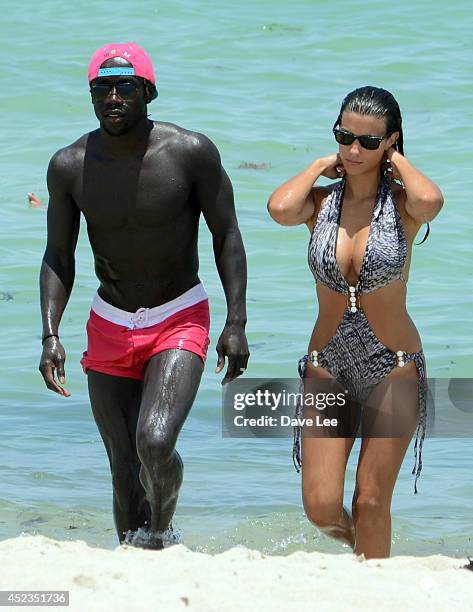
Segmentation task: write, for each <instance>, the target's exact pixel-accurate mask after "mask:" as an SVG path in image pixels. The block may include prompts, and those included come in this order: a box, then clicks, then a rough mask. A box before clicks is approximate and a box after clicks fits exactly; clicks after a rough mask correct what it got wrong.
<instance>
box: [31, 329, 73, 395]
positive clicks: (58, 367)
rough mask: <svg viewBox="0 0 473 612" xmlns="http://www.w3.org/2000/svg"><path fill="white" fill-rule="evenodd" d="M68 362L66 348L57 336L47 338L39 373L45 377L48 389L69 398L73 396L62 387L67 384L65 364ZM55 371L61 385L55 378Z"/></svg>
mask: <svg viewBox="0 0 473 612" xmlns="http://www.w3.org/2000/svg"><path fill="white" fill-rule="evenodd" d="M65 361H66V352H65V350H64V347H63V346H62V344H61V343H60V342H59V339H58V338H57V337H56V336H51V337H49V338H46V340H45V341H44V345H43V353H42V355H41V360H40V362H39V371H40V372H41V374H42V375H43V378H44V382H45V383H46V387H47V388H48V389H51V391H54V392H55V393H57V394H58V395H63V396H64V397H69V396H70V395H71V394H70V393H69V391H68V390H67V389H65V388H64V387H61V385H63V384H64V383H65V382H66V379H65V372H64V363H65ZM54 371H56V375H57V378H58V381H59V383H61V385H60V384H59V383H58V382H57V381H56V379H55V378H54Z"/></svg>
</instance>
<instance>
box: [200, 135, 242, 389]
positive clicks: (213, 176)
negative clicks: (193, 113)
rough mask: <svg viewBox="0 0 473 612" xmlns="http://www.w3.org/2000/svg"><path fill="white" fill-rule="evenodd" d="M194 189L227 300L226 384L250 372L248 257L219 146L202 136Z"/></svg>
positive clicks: (221, 346) (221, 350)
mask: <svg viewBox="0 0 473 612" xmlns="http://www.w3.org/2000/svg"><path fill="white" fill-rule="evenodd" d="M191 148H192V152H191V153H192V173H193V177H194V190H195V194H196V195H197V200H198V203H199V205H200V208H201V210H202V213H203V215H204V218H205V221H206V223H207V226H208V228H209V230H210V232H211V233H212V239H213V250H214V255H215V263H216V265H217V270H218V273H219V276H220V280H221V281H222V286H223V290H224V292H225V297H226V301H227V319H226V321H225V327H224V329H223V331H222V334H221V335H220V338H219V340H218V342H217V347H216V348H217V353H218V361H217V369H216V371H217V372H220V371H221V370H222V369H223V367H224V365H225V356H226V357H228V369H227V372H226V375H225V378H224V379H223V381H222V384H225V383H227V382H229V381H230V380H233V379H234V378H236V377H237V376H240V374H242V373H243V371H244V370H245V369H246V366H247V362H248V358H249V351H248V342H247V340H246V336H245V326H246V282H247V270H246V255H245V249H244V246H243V240H242V238H241V234H240V230H239V228H238V222H237V218H236V213H235V203H234V199H233V188H232V184H231V182H230V179H229V177H228V175H227V173H226V172H225V170H224V169H223V167H222V164H221V161H220V155H219V153H218V151H217V148H216V147H215V145H214V144H213V143H212V142H211V141H210V140H209V139H208V138H206V137H205V136H203V135H202V134H196V135H195V136H194V137H193V143H192V146H191Z"/></svg>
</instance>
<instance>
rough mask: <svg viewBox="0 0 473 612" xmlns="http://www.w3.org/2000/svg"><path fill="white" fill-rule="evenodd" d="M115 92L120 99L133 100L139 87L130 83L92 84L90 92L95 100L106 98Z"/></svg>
mask: <svg viewBox="0 0 473 612" xmlns="http://www.w3.org/2000/svg"><path fill="white" fill-rule="evenodd" d="M113 89H114V90H115V93H116V94H117V96H120V98H132V97H133V96H134V95H135V94H136V92H137V91H138V89H139V85H137V84H136V83H132V82H130V81H125V82H123V83H100V82H96V83H91V85H90V92H91V93H92V95H93V96H94V97H95V98H106V97H107V96H109V95H110V94H111V93H112V90H113Z"/></svg>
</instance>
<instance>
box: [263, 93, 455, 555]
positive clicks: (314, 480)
mask: <svg viewBox="0 0 473 612" xmlns="http://www.w3.org/2000/svg"><path fill="white" fill-rule="evenodd" d="M333 132H334V136H335V140H336V141H337V143H338V144H339V151H338V153H337V154H333V155H329V156H327V157H322V158H320V159H317V160H315V161H314V162H313V163H311V164H310V166H309V167H308V168H306V169H305V170H303V171H302V172H301V173H299V174H298V175H297V176H295V177H293V178H292V179H290V180H289V181H287V182H286V183H284V184H283V185H281V187H279V188H278V189H276V191H275V192H274V193H273V194H272V195H271V197H270V199H269V202H268V210H269V213H270V215H271V216H272V218H273V219H274V220H275V221H277V222H278V223H281V224H282V225H298V224H302V223H305V224H306V225H307V227H308V228H309V231H310V232H311V239H310V243H309V266H310V268H311V270H312V272H313V274H314V277H315V280H316V287H317V298H318V302H319V315H318V318H317V321H316V323H315V327H314V331H313V333H312V336H311V339H310V342H309V350H308V354H307V355H305V356H304V357H303V358H302V359H301V361H300V363H299V372H300V375H301V377H302V378H305V381H306V382H308V381H309V380H310V382H311V384H313V383H316V384H319V385H323V384H324V382H325V383H326V384H327V381H329V382H330V381H331V382H330V384H332V385H333V384H335V385H337V388H338V389H339V390H344V391H345V392H348V399H349V400H350V402H351V403H353V404H356V405H359V406H362V407H363V411H362V412H361V414H362V415H363V417H362V418H363V419H365V417H366V414H368V413H369V414H371V423H369V422H364V423H363V425H364V427H365V430H368V431H369V432H370V431H371V433H370V435H369V436H366V435H363V434H362V442H361V450H360V456H359V460H358V468H357V474H356V487H355V492H354V496H353V502H352V516H351V515H350V512H349V511H348V510H347V509H346V508H345V507H344V506H343V493H344V479H345V470H346V465H347V461H348V457H349V455H350V451H351V449H352V446H353V442H354V438H355V433H354V430H353V429H352V430H350V433H349V435H348V437H340V436H335V437H334V436H330V435H325V436H322V437H320V436H318V437H317V436H314V435H308V434H307V435H306V431H305V429H306V428H304V430H303V432H302V434H303V435H302V448H301V451H302V459H301V458H300V456H299V449H300V447H299V439H300V429H299V430H296V436H295V444H294V456H295V458H296V460H297V461H298V464H299V465H301V464H302V496H303V502H304V508H305V511H306V514H307V517H308V518H309V519H310V520H311V521H312V522H313V523H314V524H315V525H316V526H317V527H318V528H319V529H320V530H321V531H323V532H324V533H326V534H328V535H330V536H331V537H333V538H336V539H338V540H340V541H342V542H344V543H346V544H348V545H350V546H351V547H352V548H353V549H354V551H355V553H356V554H362V553H363V554H364V555H365V557H366V558H371V557H377V558H383V557H389V554H390V545H391V516H390V507H391V499H392V493H393V489H394V486H395V483H396V479H397V476H398V473H399V469H400V467H401V464H402V460H403V458H404V455H405V453H406V450H407V448H408V446H409V443H410V440H411V438H412V435H413V434H414V431H415V428H416V425H417V422H418V429H417V438H416V445H415V457H416V465H417V469H416V466H414V471H413V473H414V472H415V474H416V480H415V485H414V488H415V492H417V488H416V483H417V478H418V476H419V474H420V471H421V468H422V461H421V450H422V442H423V438H424V435H425V424H426V387H425V375H426V374H425V364H424V356H423V352H422V346H421V340H420V337H419V334H418V332H417V330H416V328H415V326H414V324H413V322H412V320H411V318H410V317H409V315H408V313H407V311H406V291H407V290H406V283H407V278H408V271H409V264H410V256H411V248H412V244H413V241H414V237H415V235H416V234H417V232H418V230H419V228H420V226H421V225H422V224H423V223H426V222H429V221H431V220H432V219H433V218H434V217H435V216H436V215H437V214H438V212H439V211H440V209H441V207H442V205H443V197H442V193H441V191H440V190H439V188H438V187H437V186H436V185H435V184H434V183H433V182H432V181H431V180H429V179H428V178H427V177H425V176H424V175H423V174H421V173H420V172H419V170H417V169H416V168H415V167H414V166H413V165H412V164H411V163H410V162H409V161H408V160H407V159H406V158H405V157H404V151H403V134H402V120H401V113H400V110H399V105H398V104H397V102H396V100H395V99H394V97H393V96H392V95H391V94H390V93H389V92H388V91H386V90H384V89H380V88H377V87H362V88H360V89H356V90H355V91H352V92H351V93H349V94H348V95H347V96H346V98H345V99H344V100H343V103H342V107H341V110H340V114H339V116H338V118H337V121H336V122H335V125H334V128H333ZM321 176H325V177H328V178H330V179H336V178H341V180H340V181H339V182H336V183H332V184H331V185H328V186H324V187H322V186H316V185H314V183H315V182H316V181H317V179H318V178H319V177H321ZM394 179H397V181H399V182H396V181H395V180H394ZM321 381H322V382H321ZM393 383H394V385H393ZM393 386H395V391H396V393H395V394H394V395H393V394H392V393H390V392H389V389H391V390H392V387H393ZM321 388H322V387H321ZM392 397H394V400H393V401H391V399H392ZM365 406H369V407H370V410H369V411H368V410H367V411H366V414H365ZM373 407H375V410H374V412H373ZM301 413H302V408H301V407H300V410H299V416H301ZM373 414H374V416H373ZM409 414H410V415H411V416H412V414H415V418H414V419H412V418H411V420H410V421H411V425H410V426H409V427H408V431H407V432H406V430H405V429H404V430H403V435H398V436H395V435H391V436H389V437H387V435H388V434H385V437H379V431H386V430H385V429H384V430H383V429H382V428H381V429H380V430H378V435H377V434H376V427H375V428H374V430H373V423H376V422H377V419H378V417H379V418H380V422H383V418H381V417H382V416H383V415H384V417H386V415H388V417H389V416H391V417H392V421H393V422H394V423H395V422H396V420H402V421H403V423H404V424H405V423H406V422H408V419H407V418H405V417H406V415H409ZM384 422H386V421H384ZM370 426H371V430H370ZM362 431H363V430H362ZM373 431H374V434H373ZM419 434H420V444H419V447H418V444H417V443H418V437H419ZM417 451H418V453H419V457H418V459H417Z"/></svg>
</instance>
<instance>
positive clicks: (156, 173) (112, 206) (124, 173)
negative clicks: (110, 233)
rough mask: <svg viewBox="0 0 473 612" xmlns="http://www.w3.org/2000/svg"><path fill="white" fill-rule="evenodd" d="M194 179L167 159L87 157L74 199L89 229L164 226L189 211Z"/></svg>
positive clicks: (163, 157) (164, 157)
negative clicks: (191, 179) (192, 180)
mask: <svg viewBox="0 0 473 612" xmlns="http://www.w3.org/2000/svg"><path fill="white" fill-rule="evenodd" d="M191 187H192V185H191V181H190V179H189V177H188V175H186V172H185V171H184V169H182V168H181V167H180V166H179V164H177V163H176V162H175V161H174V160H172V159H171V158H169V157H166V156H162V157H161V158H160V159H157V158H156V157H149V158H146V157H144V158H136V159H127V160H103V159H96V158H92V157H90V158H87V156H86V157H85V159H84V164H83V171H82V176H81V177H80V179H79V180H78V181H77V185H76V190H75V194H74V197H75V200H76V202H77V205H78V206H79V208H80V209H81V211H82V212H83V214H84V217H85V218H86V220H87V224H88V226H89V228H90V229H96V230H101V231H103V230H107V229H110V230H113V229H120V228H126V227H146V228H156V227H165V226H168V225H170V224H172V223H173V222H176V220H178V219H179V218H180V217H182V215H184V214H185V213H186V212H189V208H191V207H192V202H191Z"/></svg>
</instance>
